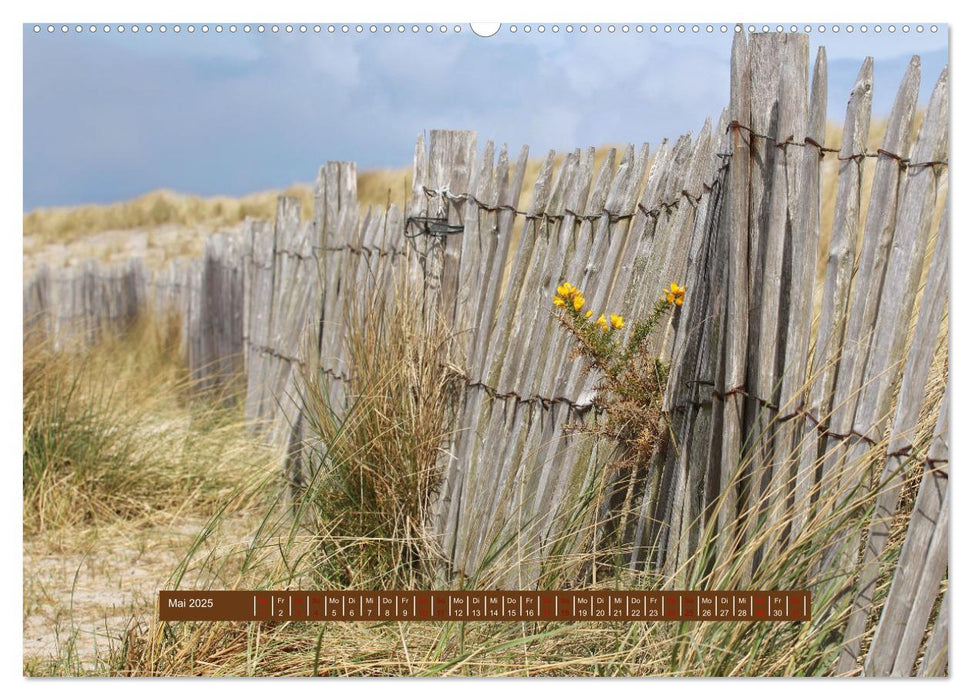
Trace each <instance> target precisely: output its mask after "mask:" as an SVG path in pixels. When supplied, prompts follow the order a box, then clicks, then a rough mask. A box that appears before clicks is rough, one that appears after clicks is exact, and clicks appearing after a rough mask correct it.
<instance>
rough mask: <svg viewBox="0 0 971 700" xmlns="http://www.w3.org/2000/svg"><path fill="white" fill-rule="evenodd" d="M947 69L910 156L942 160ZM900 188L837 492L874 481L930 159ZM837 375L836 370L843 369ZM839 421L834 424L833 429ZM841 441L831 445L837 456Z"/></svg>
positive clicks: (919, 265) (931, 191) (927, 197)
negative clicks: (873, 458)
mask: <svg viewBox="0 0 971 700" xmlns="http://www.w3.org/2000/svg"><path fill="white" fill-rule="evenodd" d="M947 120H948V92H947V71H946V69H945V71H944V72H943V73H942V74H941V77H940V80H938V82H937V85H936V86H935V88H934V91H933V92H932V94H931V100H930V105H929V107H928V109H927V116H926V117H925V119H924V122H923V123H922V124H921V129H920V134H919V135H918V137H917V144H916V146H915V148H914V152H913V154H912V157H913V162H914V163H927V162H932V161H942V160H944V159H945V158H946V156H947V142H948V137H947V133H948V129H947V125H948V121H947ZM903 186H904V192H903V195H902V198H901V202H900V205H899V208H898V213H897V217H896V225H895V227H894V233H893V246H892V248H891V249H890V251H888V253H889V254H888V260H887V271H888V274H887V275H886V277H885V279H884V284H883V286H882V288H881V290H880V305H879V308H878V309H877V314H876V319H875V323H874V325H873V330H872V334H871V337H872V340H871V341H870V349H869V352H868V354H867V363H866V368H865V370H864V372H863V375H862V378H861V380H862V384H861V387H860V390H859V392H858V393H859V398H858V400H857V402H856V404H857V405H856V411H855V415H854V418H853V422H852V423H851V426H852V430H851V431H847V432H846V433H843V434H850V437H849V438H847V439H846V440H845V441H841V443H840V447H842V446H843V445H845V446H846V448H847V449H846V463H845V466H844V468H843V469H842V471H841V472H840V482H839V484H840V485H839V488H840V493H841V495H842V496H844V497H847V498H852V494H853V493H854V491H855V490H856V489H857V487H858V485H859V484H860V483H861V482H862V483H863V484H864V487H869V486H870V485H871V483H872V481H873V473H872V468H873V464H872V463H870V462H869V461H868V459H867V456H866V455H867V453H868V451H869V449H870V446H871V445H873V444H875V443H876V442H877V441H878V440H879V439H880V438H881V437H882V435H883V431H884V428H885V426H886V424H887V422H888V419H889V415H890V407H891V401H892V398H893V393H894V391H895V390H896V389H897V387H898V385H899V380H900V377H901V374H902V372H903V369H904V361H905V359H906V355H907V353H906V351H905V350H906V349H905V347H904V346H905V344H906V338H907V331H908V329H909V327H910V323H911V315H912V313H913V308H914V303H915V301H916V298H917V286H918V284H919V281H920V274H921V271H922V269H923V261H924V253H925V251H926V250H927V240H928V236H929V234H930V229H931V224H932V218H933V215H934V208H935V200H936V197H937V191H938V175H937V173H936V172H935V169H934V167H932V166H928V167H912V168H908V170H907V171H906V173H905V175H904V183H903ZM841 376H842V375H841ZM837 393H838V386H837ZM841 425H845V424H837V426H836V429H837V430H838V429H839V428H840V426H841ZM838 451H839V448H838V449H837V450H836V452H837V455H836V457H837V458H838V457H839V455H838ZM857 540H858V535H857V534H851V535H850V536H849V539H848V545H847V543H844V542H843V541H842V540H841V538H839V537H837V538H834V541H833V543H832V544H831V545H830V548H829V552H828V553H827V557H826V558H825V559H824V566H825V563H827V562H829V561H833V558H832V557H833V554H834V553H835V552H837V551H839V552H840V556H839V557H838V560H839V561H840V562H845V561H847V560H852V559H855V558H856V551H857V548H856V547H854V546H853V545H854V544H855V543H856V542H857Z"/></svg>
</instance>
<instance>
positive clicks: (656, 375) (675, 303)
mask: <svg viewBox="0 0 971 700" xmlns="http://www.w3.org/2000/svg"><path fill="white" fill-rule="evenodd" d="M684 295H685V288H684V287H683V286H679V285H678V284H677V283H675V282H672V283H671V286H670V287H669V288H667V289H665V290H664V294H663V296H662V297H661V299H660V300H659V301H658V302H657V304H655V306H654V309H653V311H652V312H651V313H650V315H648V316H647V318H644V319H639V320H637V321H634V322H633V324H632V325H631V329H630V332H629V334H628V336H627V339H626V341H623V340H621V338H620V335H619V333H618V332H619V331H620V330H622V329H623V328H624V327H625V326H627V321H625V320H624V317H623V316H620V315H618V314H614V313H610V314H609V315H608V314H607V313H606V312H605V313H601V314H600V315H599V316H597V318H596V319H594V315H595V314H596V312H595V311H594V310H593V309H589V308H586V304H587V301H586V298H585V297H584V296H583V292H582V291H581V290H580V289H578V288H576V287H575V286H573V284H571V283H570V282H564V283H563V284H561V285H560V286H559V287H557V289H556V295H555V296H554V297H553V305H554V307H555V309H556V311H557V314H558V318H559V320H560V323H562V324H563V326H564V327H565V328H566V329H567V330H568V331H569V332H570V334H572V335H573V337H574V338H575V339H576V343H577V344H576V348H575V349H574V352H573V357H574V358H577V357H579V358H583V359H584V360H585V361H586V362H587V363H588V364H589V366H590V368H591V369H593V370H595V371H597V372H598V373H599V375H600V378H599V380H598V382H597V385H596V390H597V395H596V398H595V403H596V404H597V405H598V406H599V407H600V408H601V409H602V410H603V411H604V413H605V414H606V420H605V421H602V422H595V423H593V424H590V425H589V426H585V427H584V430H588V431H594V432H596V433H598V434H600V435H603V436H605V437H609V438H611V439H613V440H615V441H616V442H617V444H618V445H619V447H620V448H621V450H620V458H619V459H618V460H617V461H616V462H615V464H616V466H619V467H635V466H637V465H642V464H646V463H647V461H648V460H649V459H650V457H651V455H652V454H654V452H655V451H656V450H657V449H658V447H659V446H660V444H661V442H662V441H663V439H664V418H663V414H662V412H661V404H662V400H663V398H664V388H665V386H666V382H667V375H668V367H667V366H666V365H665V364H664V363H663V362H662V361H661V360H660V359H659V358H657V357H651V356H649V354H648V353H647V351H646V347H645V344H646V341H647V340H648V338H649V337H650V335H651V333H652V332H653V331H654V330H655V328H657V325H658V323H659V322H660V321H661V319H662V318H663V317H664V315H665V314H667V313H668V312H669V311H671V310H673V309H677V308H679V307H680V306H681V305H682V304H683V303H684Z"/></svg>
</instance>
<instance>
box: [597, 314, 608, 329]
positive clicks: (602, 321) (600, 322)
mask: <svg viewBox="0 0 971 700" xmlns="http://www.w3.org/2000/svg"><path fill="white" fill-rule="evenodd" d="M597 325H598V326H600V330H602V331H605V330H607V319H605V318H604V315H603V314H600V318H598V319H597Z"/></svg>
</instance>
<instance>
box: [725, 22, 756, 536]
mask: <svg viewBox="0 0 971 700" xmlns="http://www.w3.org/2000/svg"><path fill="white" fill-rule="evenodd" d="M750 76H751V73H750V71H749V47H748V45H747V42H746V39H745V36H744V35H743V34H741V33H738V34H736V35H735V38H734V40H733V42H732V77H731V81H732V83H731V103H730V107H729V109H730V112H729V114H730V117H731V120H732V122H734V123H737V124H742V125H747V124H748V121H749V117H750V114H751V106H750V105H751V103H750V95H749V91H750V86H751V79H750ZM732 131H733V133H732V150H731V153H732V158H731V162H730V164H729V168H728V190H727V193H726V195H727V197H728V201H727V208H728V209H727V212H726V213H727V216H724V217H723V221H724V226H725V227H726V229H725V233H724V234H723V235H724V237H725V238H726V240H727V241H728V261H727V262H728V264H727V267H728V288H727V292H728V296H727V309H726V312H727V313H726V323H725V350H724V353H725V374H724V379H723V383H722V385H721V386H719V387H718V389H719V390H720V391H721V393H722V395H724V396H726V400H725V408H724V422H723V426H722V445H721V459H722V464H721V469H720V489H719V490H720V492H721V493H722V501H721V505H720V508H719V512H718V526H719V528H718V529H719V539H718V549H719V552H722V553H723V552H726V551H728V550H729V549H730V548H731V546H732V545H731V543H732V540H733V537H734V535H733V530H734V523H735V515H736V513H735V509H736V504H737V488H738V484H737V482H736V473H737V471H738V467H739V457H740V456H741V453H742V430H743V418H744V415H743V409H744V403H743V400H742V396H741V394H739V393H737V390H738V389H739V388H740V387H743V386H744V385H745V365H746V362H745V359H746V354H747V350H746V346H747V343H748V314H749V269H748V259H749V250H748V245H749V239H748V230H749V152H750V144H749V139H748V138H747V136H746V132H744V131H743V130H742V129H740V128H737V127H736V128H733V129H732ZM730 392H731V393H730Z"/></svg>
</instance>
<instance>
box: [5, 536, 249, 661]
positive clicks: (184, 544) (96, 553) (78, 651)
mask: <svg viewBox="0 0 971 700" xmlns="http://www.w3.org/2000/svg"><path fill="white" fill-rule="evenodd" d="M204 524H205V521H204V520H202V519H190V520H183V521H182V522H180V523H179V524H178V525H175V526H173V525H169V524H165V525H152V526H149V527H138V528H135V527H132V526H130V525H129V526H125V525H124V524H122V525H114V526H110V527H107V526H106V527H102V528H99V529H92V530H87V531H84V532H80V533H79V532H74V531H72V532H61V533H54V534H47V535H43V536H39V537H34V538H29V539H25V540H24V563H23V566H24V583H23V586H24V588H23V593H24V609H23V634H24V637H23V639H24V673H25V674H31V675H48V674H55V675H76V674H77V673H79V672H82V671H83V672H90V671H95V670H97V668H98V667H99V666H100V665H102V664H103V662H104V660H105V659H107V657H108V655H109V654H110V652H111V651H112V649H118V648H120V645H121V643H122V639H123V637H124V635H125V632H126V630H127V629H128V626H129V624H130V622H131V620H132V618H133V617H134V618H138V619H144V618H146V617H148V616H150V615H151V614H152V611H153V610H154V606H155V601H156V597H157V595H158V591H159V590H160V589H162V588H164V587H165V582H166V580H167V579H168V577H169V575H170V574H171V573H172V572H173V570H175V568H176V566H177V565H178V564H179V562H180V561H181V559H182V557H183V556H184V554H185V553H186V552H187V551H188V550H189V548H190V547H191V545H192V543H193V541H194V540H195V538H196V535H197V533H198V532H199V531H200V529H201V528H202V527H203V525H204ZM244 527H245V524H244V523H243V522H240V521H234V522H233V523H232V524H231V528H232V530H233V531H239V532H242V531H243V528H244ZM220 529H222V530H225V525H224V526H223V527H222V528H220ZM219 539H220V540H223V538H222V537H221V538H219Z"/></svg>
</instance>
